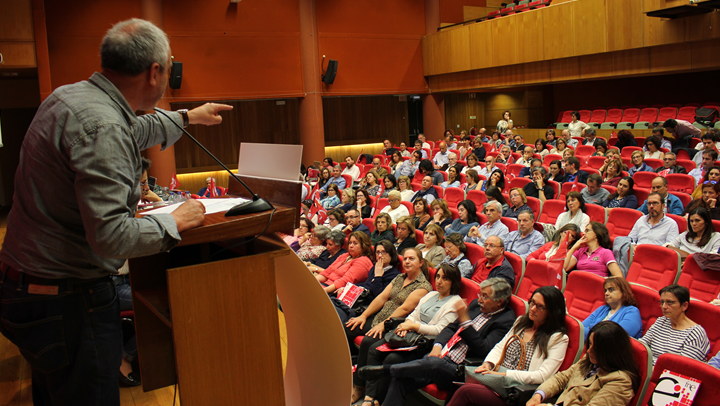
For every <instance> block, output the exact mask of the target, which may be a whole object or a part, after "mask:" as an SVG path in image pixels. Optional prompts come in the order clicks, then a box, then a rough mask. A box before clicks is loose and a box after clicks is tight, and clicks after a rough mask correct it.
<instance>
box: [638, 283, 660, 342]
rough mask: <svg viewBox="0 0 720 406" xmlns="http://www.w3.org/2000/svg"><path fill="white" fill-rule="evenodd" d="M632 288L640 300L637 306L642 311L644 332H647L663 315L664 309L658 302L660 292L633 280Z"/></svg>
mask: <svg viewBox="0 0 720 406" xmlns="http://www.w3.org/2000/svg"><path fill="white" fill-rule="evenodd" d="M630 289H631V290H632V293H633V295H634V296H635V299H636V300H637V302H638V305H637V308H638V310H639V311H640V318H641V319H642V324H643V334H645V333H647V331H648V329H649V328H650V326H652V325H653V323H655V320H657V319H658V317H660V316H662V309H660V305H659V304H658V300H660V294H659V293H658V291H657V290H655V289H652V288H649V287H647V286H643V285H639V284H637V283H632V282H631V283H630Z"/></svg>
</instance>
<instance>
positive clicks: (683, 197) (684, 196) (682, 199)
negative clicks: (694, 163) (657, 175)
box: [670, 176, 692, 207]
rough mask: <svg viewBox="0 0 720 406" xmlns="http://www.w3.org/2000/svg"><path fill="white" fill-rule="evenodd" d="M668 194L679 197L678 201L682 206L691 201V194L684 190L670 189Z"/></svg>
mask: <svg viewBox="0 0 720 406" xmlns="http://www.w3.org/2000/svg"><path fill="white" fill-rule="evenodd" d="M691 177H692V176H691ZM690 193H692V192H690ZM670 194H672V195H673V196H675V197H677V198H678V199H680V203H682V205H683V207H687V205H688V204H690V202H691V201H692V196H690V195H689V194H687V193H685V192H676V191H670Z"/></svg>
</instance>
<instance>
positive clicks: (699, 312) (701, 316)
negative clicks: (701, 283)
mask: <svg viewBox="0 0 720 406" xmlns="http://www.w3.org/2000/svg"><path fill="white" fill-rule="evenodd" d="M685 314H686V315H687V316H688V317H689V318H690V320H692V321H694V322H695V323H697V324H699V325H701V326H703V328H704V329H705V332H706V333H707V336H708V340H709V341H710V351H709V352H708V354H707V359H710V358H711V357H712V356H714V355H715V354H717V353H718V351H719V350H720V325H718V321H720V307H718V306H715V305H711V304H710V303H708V302H704V301H702V300H691V301H690V306H688V309H687V311H686V312H685ZM719 382H720V381H719Z"/></svg>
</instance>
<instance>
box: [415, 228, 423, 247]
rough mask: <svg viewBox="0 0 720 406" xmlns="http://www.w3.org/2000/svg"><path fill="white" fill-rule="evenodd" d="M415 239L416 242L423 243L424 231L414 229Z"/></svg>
mask: <svg viewBox="0 0 720 406" xmlns="http://www.w3.org/2000/svg"><path fill="white" fill-rule="evenodd" d="M415 241H417V243H418V244H425V233H423V232H422V231H420V230H415Z"/></svg>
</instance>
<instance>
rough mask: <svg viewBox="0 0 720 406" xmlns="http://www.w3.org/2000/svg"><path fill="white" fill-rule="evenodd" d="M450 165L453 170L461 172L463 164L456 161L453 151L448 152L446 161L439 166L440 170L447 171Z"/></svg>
mask: <svg viewBox="0 0 720 406" xmlns="http://www.w3.org/2000/svg"><path fill="white" fill-rule="evenodd" d="M451 166H454V167H455V170H456V171H457V173H460V172H462V168H463V166H462V164H461V163H458V158H457V154H456V153H454V152H450V153H448V163H447V164H445V165H443V166H442V168H440V170H441V171H445V172H447V171H448V170H449V169H450V167H451Z"/></svg>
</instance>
